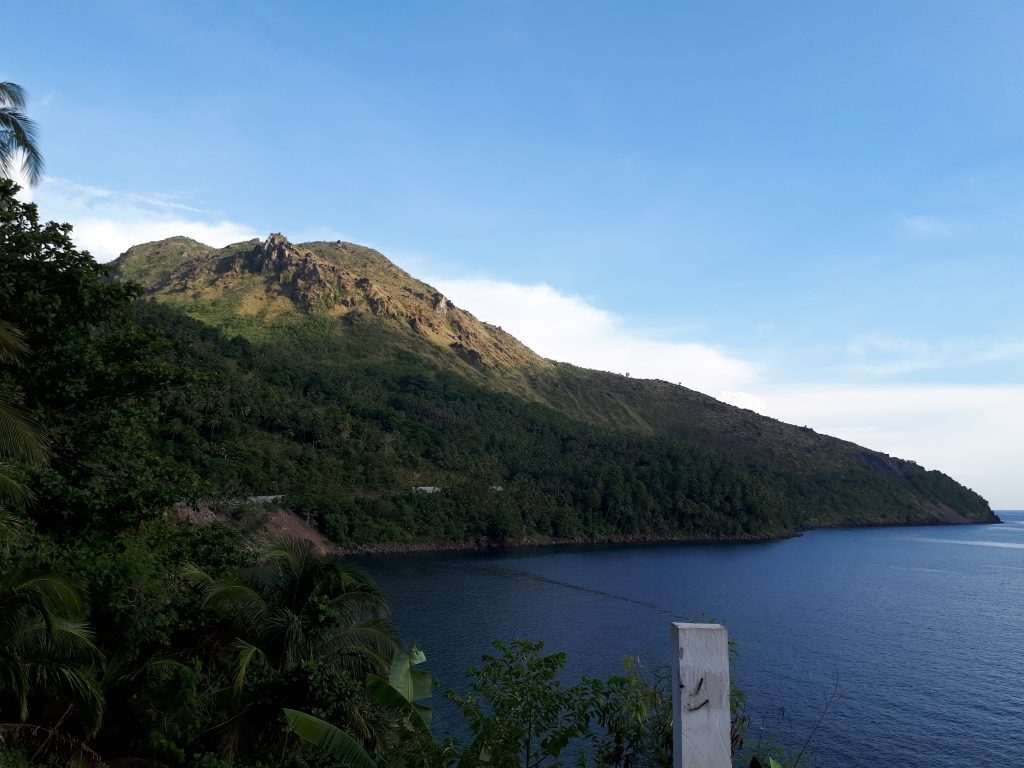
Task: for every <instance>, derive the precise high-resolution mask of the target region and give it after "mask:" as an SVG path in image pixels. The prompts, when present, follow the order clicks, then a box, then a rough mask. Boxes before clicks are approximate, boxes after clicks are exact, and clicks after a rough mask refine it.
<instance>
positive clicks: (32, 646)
mask: <svg viewBox="0 0 1024 768" xmlns="http://www.w3.org/2000/svg"><path fill="white" fill-rule="evenodd" d="M84 614H85V601H84V598H83V596H82V591H81V588H80V586H79V585H78V584H77V583H76V582H74V581H71V580H69V579H64V578H61V577H59V576H53V575H48V574H44V575H32V574H29V573H25V572H23V571H17V570H15V571H13V572H7V573H4V574H2V575H0V711H2V707H3V705H4V702H5V701H6V702H7V703H10V704H13V705H14V706H15V707H16V708H17V710H18V712H17V716H18V718H19V719H20V720H22V721H24V720H26V719H27V718H28V717H29V705H30V702H31V700H32V699H33V698H39V699H41V700H44V701H48V702H51V703H52V702H60V703H61V704H62V706H66V707H67V711H68V712H69V713H70V712H72V711H73V712H74V713H75V714H76V715H77V718H78V719H79V720H80V721H81V722H82V723H83V724H84V726H85V728H86V730H87V731H89V732H92V733H94V732H95V731H96V730H97V729H98V728H99V724H100V721H101V719H102V716H103V695H102V693H101V692H100V689H99V685H98V684H97V682H96V679H95V677H94V676H93V670H94V668H95V666H96V665H97V664H98V662H99V660H100V654H99V651H98V650H97V648H96V646H95V645H94V644H93V636H92V632H91V631H90V630H89V629H88V627H87V626H86V625H85V624H84V623H83V621H82V617H83V616H84ZM6 719H8V718H5V717H3V715H2V714H0V720H6Z"/></svg>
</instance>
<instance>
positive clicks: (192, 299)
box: [116, 236, 992, 545]
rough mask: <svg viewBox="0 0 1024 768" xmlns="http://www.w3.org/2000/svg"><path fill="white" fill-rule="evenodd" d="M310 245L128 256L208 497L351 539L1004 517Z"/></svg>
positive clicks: (908, 470)
mask: <svg viewBox="0 0 1024 768" xmlns="http://www.w3.org/2000/svg"><path fill="white" fill-rule="evenodd" d="M304 248H307V246H303V247H301V248H296V247H294V246H292V245H291V244H290V243H288V242H287V241H286V240H284V238H281V237H280V236H273V237H272V238H270V239H268V240H267V242H266V243H259V242H257V241H252V242H249V243H239V244H237V245H235V246H230V247H229V248H226V249H223V250H220V251H216V250H214V249H210V248H208V247H206V246H202V245H201V244H199V243H195V242H194V241H190V240H187V239H185V238H173V239H171V240H168V241H163V242H160V243H153V244H148V245H146V246H139V247H137V248H133V249H131V250H130V251H129V252H128V253H127V254H125V256H124V257H122V259H121V260H120V261H119V263H118V264H117V265H116V270H117V273H118V274H119V275H121V276H122V277H124V278H135V279H139V280H144V281H146V282H147V284H148V286H149V287H150V293H151V294H152V295H153V296H154V297H155V298H156V299H157V300H158V301H157V302H136V303H135V305H134V315H135V318H136V319H137V321H138V323H139V324H140V325H141V326H142V327H144V328H147V329H149V330H151V331H152V332H153V334H154V335H157V336H159V337H162V338H166V339H171V340H173V341H174V342H175V346H174V353H173V354H172V355H170V356H169V357H168V362H169V363H172V364H174V365H178V366H184V367H186V368H188V369H189V370H190V371H192V372H193V374H194V375H195V377H196V380H195V383H194V384H193V385H192V386H190V387H187V388H182V389H180V390H178V394H177V396H174V397H172V398H171V399H170V400H169V401H166V402H165V405H164V408H165V412H166V414H167V416H166V418H165V421H164V424H163V426H162V429H163V430H164V433H165V437H164V440H165V445H167V446H168V450H169V452H170V455H171V456H172V457H173V458H174V460H175V461H176V462H177V463H178V464H180V465H181V466H183V467H187V468H188V469H190V470H192V471H194V472H195V473H196V474H197V475H198V476H199V477H200V478H201V480H202V481H203V483H204V485H203V487H202V490H201V493H202V494H204V495H205V496H206V497H214V498H215V497H217V496H218V495H227V496H231V495H234V496H244V495H252V494H284V495H286V497H287V500H286V503H287V504H288V505H289V506H291V507H292V508H293V509H296V510H298V511H301V512H303V513H305V514H307V515H309V516H310V517H311V518H312V519H315V520H316V521H317V522H318V524H319V525H320V527H321V528H322V530H323V531H324V532H325V533H326V534H327V535H328V536H329V537H331V538H332V539H333V540H335V541H337V542H338V543H340V544H343V545H358V544H367V543H373V542H381V541H393V542H407V541H417V540H425V541H431V540H434V541H436V540H478V539H481V538H488V539H491V540H497V541H504V540H510V539H511V540H515V539H524V538H535V539H536V538H541V539H543V538H570V539H578V540H587V539H593V538H603V537H615V536H619V537H673V536H674V537H693V538H700V537H756V536H773V535H779V534H785V533H789V532H793V531H796V530H799V529H800V528H803V527H809V526H815V525H818V526H821V525H844V524H845V525H849V524H879V523H896V522H948V521H966V520H976V521H983V520H990V519H992V518H991V512H990V510H989V508H988V505H987V504H986V503H985V501H984V500H983V499H982V498H981V497H979V496H978V495H977V494H975V493H973V492H972V491H970V490H968V489H966V488H963V487H962V486H960V485H959V484H957V483H956V482H955V481H953V480H952V479H950V478H949V477H947V476H945V475H943V474H941V473H939V472H929V471H926V470H924V469H923V468H921V467H919V466H918V465H916V464H914V463H913V462H908V461H902V460H900V459H895V458H892V457H890V456H886V455H884V454H879V453H876V452H873V451H870V450H867V449H864V448H861V447H859V446H856V445H853V444H852V443H846V442H844V441H840V440H836V439H833V438H829V437H826V436H822V435H818V434H816V433H814V432H813V431H811V430H809V429H805V428H798V427H793V426H790V425H786V424H783V423H781V422H778V421H775V420H773V419H768V418H765V417H762V416H759V415H757V414H754V413H752V412H750V411H744V410H741V409H738V408H733V407H731V406H728V405H725V404H723V403H719V402H717V401H715V400H713V399H712V398H709V397H707V396H705V395H701V394H699V393H696V392H693V391H691V390H687V389H685V388H683V387H679V386H675V385H669V384H667V383H665V382H656V381H635V380H632V379H628V378H626V377H622V376H614V375H612V374H605V373H600V372H596V371H585V370H582V369H577V368H573V367H572V366H566V365H558V364H554V363H551V362H550V361H546V360H543V359H542V358H539V357H537V356H536V355H534V354H533V353H532V352H530V351H529V350H528V349H526V348H525V347H523V346H522V345H520V344H519V343H518V342H516V341H515V339H512V338H511V337H509V336H508V335H507V334H504V333H503V332H501V331H500V329H495V328H493V327H491V326H488V325H486V324H484V323H480V322H479V321H477V320H476V319H475V318H473V317H472V316H470V315H468V314H466V313H463V312H461V310H458V309H457V308H456V307H453V306H451V305H450V303H448V302H447V300H446V299H444V297H442V296H440V294H438V293H437V292H436V291H434V290H433V289H431V288H430V287H429V286H426V285H424V284H422V283H419V282H418V281H415V280H414V279H413V278H411V277H409V276H408V275H406V274H405V273H404V272H401V270H398V269H397V268H396V267H394V266H393V265H391V264H390V262H388V261H387V260H386V259H385V258H384V257H383V256H381V255H380V254H378V253H376V252H375V251H370V250H369V249H363V248H360V247H358V246H352V245H349V244H331V243H312V244H308V250H303V249H304ZM439 309H441V310H443V312H439ZM418 486H431V487H438V488H441V489H443V491H442V492H440V493H429V494H428V493H421V492H415V491H413V490H412V489H413V488H414V487H418Z"/></svg>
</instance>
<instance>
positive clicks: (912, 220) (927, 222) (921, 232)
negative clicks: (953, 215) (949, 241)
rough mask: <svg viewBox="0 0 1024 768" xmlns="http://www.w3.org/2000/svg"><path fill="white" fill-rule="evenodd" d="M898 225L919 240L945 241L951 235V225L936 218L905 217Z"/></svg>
mask: <svg viewBox="0 0 1024 768" xmlns="http://www.w3.org/2000/svg"><path fill="white" fill-rule="evenodd" d="M900 223H901V224H902V226H903V230H904V231H905V232H906V233H907V234H908V235H910V236H911V237H915V238H919V239H921V240H930V239H946V238H949V237H951V236H952V235H953V224H952V222H950V221H947V220H946V219H943V218H940V217H938V216H905V217H904V218H903V219H902V220H901V221H900Z"/></svg>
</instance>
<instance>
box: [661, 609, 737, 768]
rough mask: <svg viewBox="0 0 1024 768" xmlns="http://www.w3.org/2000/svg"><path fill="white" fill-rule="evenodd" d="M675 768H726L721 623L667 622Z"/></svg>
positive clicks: (725, 654) (725, 645) (725, 640)
mask: <svg viewBox="0 0 1024 768" xmlns="http://www.w3.org/2000/svg"><path fill="white" fill-rule="evenodd" d="M672 651H673V653H675V654H676V655H677V658H678V663H677V664H673V667H672V683H673V686H672V688H673V692H672V738H673V741H674V745H673V750H672V753H673V760H672V764H673V766H675V768H731V766H732V745H731V742H730V738H729V729H730V725H731V723H730V715H729V634H728V632H727V631H726V629H725V627H723V626H722V625H721V624H673V625H672Z"/></svg>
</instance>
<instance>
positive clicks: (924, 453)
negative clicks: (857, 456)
mask: <svg viewBox="0 0 1024 768" xmlns="http://www.w3.org/2000/svg"><path fill="white" fill-rule="evenodd" d="M760 394H761V397H762V398H763V400H764V402H765V407H764V410H763V413H765V414H767V415H769V416H773V417H775V418H777V419H781V420H782V421H787V422H790V423H793V424H799V425H807V426H810V427H813V428H814V429H815V430H817V431H818V432H822V433H825V434H829V435H835V436H836V437H841V438H844V439H846V440H851V441H853V442H855V443H858V444H860V445H864V446H867V447H869V448H873V449H875V450H879V451H883V452H885V453H889V454H891V455H893V456H899V457H901V458H905V459H913V460H914V461H916V462H918V463H919V464H921V465H923V466H925V467H928V468H929V469H939V470H941V471H943V472H945V473H947V474H949V475H951V476H952V477H954V478H955V479H956V480H958V481H960V482H962V483H964V484H965V485H967V486H969V487H971V488H973V489H974V490H976V491H978V492H979V493H981V494H982V495H983V496H985V497H986V498H987V499H988V500H989V501H990V502H991V503H992V505H993V506H994V507H996V508H1002V509H1007V508H1013V507H1015V506H1019V505H1020V504H1021V502H1022V501H1024V483H1022V481H1021V475H1020V467H1021V466H1024V447H1022V443H1021V439H1020V435H1021V434H1024V387H985V386H962V387H950V386H882V387H842V386H834V385H822V386H814V387H790V388H781V389H776V390H770V391H765V392H762V393H760Z"/></svg>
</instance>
